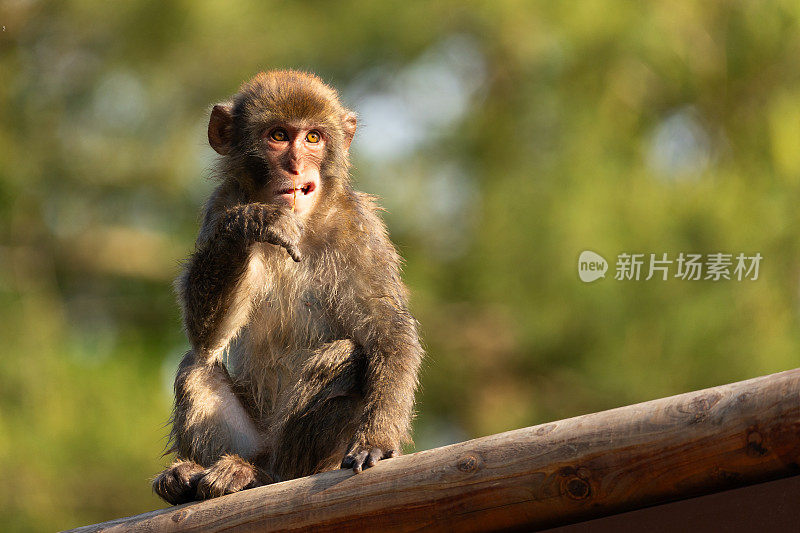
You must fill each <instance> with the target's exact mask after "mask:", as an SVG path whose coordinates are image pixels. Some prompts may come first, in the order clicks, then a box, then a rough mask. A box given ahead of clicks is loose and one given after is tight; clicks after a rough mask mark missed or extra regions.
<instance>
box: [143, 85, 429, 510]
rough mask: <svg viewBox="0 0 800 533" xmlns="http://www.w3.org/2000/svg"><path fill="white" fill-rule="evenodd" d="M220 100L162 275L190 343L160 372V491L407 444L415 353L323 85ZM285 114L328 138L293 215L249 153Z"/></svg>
mask: <svg viewBox="0 0 800 533" xmlns="http://www.w3.org/2000/svg"><path fill="white" fill-rule="evenodd" d="M220 106H222V107H220ZM220 106H217V108H219V109H217V108H215V112H214V114H215V115H216V116H215V118H212V124H211V125H210V130H209V138H210V139H211V142H212V145H214V144H219V143H221V142H229V144H225V146H224V147H223V148H224V149H218V151H219V152H220V153H224V154H225V155H226V156H225V157H224V158H222V159H221V161H220V165H219V167H218V175H219V176H220V178H221V181H222V182H221V184H220V185H219V187H217V189H216V190H215V191H214V193H213V194H212V196H211V198H210V199H209V201H208V203H207V205H206V209H205V214H204V217H203V224H202V227H201V230H200V234H199V236H198V239H197V245H196V250H195V252H194V254H193V255H192V256H191V258H190V259H189V261H188V262H187V265H186V268H185V270H184V272H183V274H182V275H181V277H180V278H179V279H178V281H177V289H178V293H179V296H180V300H181V303H182V305H183V316H184V322H185V325H186V331H187V335H188V337H189V340H190V342H191V345H192V350H191V351H190V352H189V353H187V354H186V356H185V357H184V360H183V361H182V363H181V365H180V368H179V370H178V375H177V378H176V381H175V392H176V402H175V410H174V413H173V420H172V421H173V428H172V432H171V439H172V444H173V447H172V450H174V451H176V452H177V455H178V457H179V458H180V459H179V461H178V462H177V463H175V464H173V465H172V466H170V467H169V468H167V469H166V470H165V471H164V472H162V473H161V474H160V475H159V476H158V477H157V478H156V480H155V481H154V485H153V486H154V489H155V490H156V492H157V493H158V494H159V495H161V496H162V497H163V498H164V499H166V500H167V501H169V502H171V503H179V502H182V501H187V499H193V498H208V497H214V496H218V495H221V494H226V493H228V492H233V491H236V490H241V489H243V488H248V487H250V486H255V485H258V484H263V483H268V482H272V481H280V480H285V479H291V478H294V477H299V476H304V475H309V474H313V473H316V472H319V471H323V470H329V469H332V468H336V467H338V466H339V465H340V464H343V465H344V466H347V467H353V468H354V469H355V470H356V471H360V470H361V468H362V467H369V466H372V465H373V464H374V463H375V462H377V461H378V460H380V459H382V458H386V457H392V456H394V455H396V454H397V453H398V451H399V449H400V446H401V444H403V443H406V442H409V440H410V434H409V432H410V421H411V416H412V408H413V401H414V390H415V388H416V385H417V370H418V367H419V364H420V361H421V358H422V355H423V351H422V348H421V346H420V342H419V339H418V335H417V324H416V321H415V320H414V318H413V317H412V316H411V314H410V313H409V312H408V306H407V294H406V289H405V287H404V285H403V283H402V281H401V279H400V258H399V256H398V254H397V252H396V251H395V249H394V247H393V246H392V244H391V242H390V241H389V238H388V236H387V232H386V228H385V226H384V224H383V222H382V221H381V219H380V218H379V217H378V215H377V214H376V211H377V210H378V207H377V204H376V203H375V201H374V199H373V198H372V197H370V196H368V195H366V194H363V193H359V192H356V191H354V190H353V189H352V187H351V185H350V178H349V160H348V155H347V152H348V151H347V146H348V145H349V138H352V133H353V132H354V129H355V117H354V115H353V114H352V113H351V112H349V111H348V110H347V109H345V108H344V107H343V106H342V105H341V103H340V102H339V100H338V97H337V95H336V92H335V91H334V90H333V89H331V88H330V87H328V86H327V85H325V84H324V83H322V81H321V80H319V78H317V77H316V76H313V75H310V74H305V73H300V72H296V71H274V72H269V73H261V74H258V75H257V76H256V77H255V78H253V79H252V80H250V81H249V82H247V83H245V84H244V85H243V86H242V88H241V89H240V92H239V93H238V94H237V95H236V96H234V98H233V100H232V101H231V102H228V103H226V104H220ZM226 117H230V119H229V120H230V124H229V125H228V126H227V127H224V128H223V127H221V126H219V124H227V122H226V120H228V119H227V118H226ZM220 121H221V122H220ZM284 121H294V122H295V123H298V122H299V123H304V124H306V123H307V124H310V125H313V127H315V128H318V129H319V130H320V131H323V132H324V135H325V138H326V139H327V144H326V146H325V157H324V160H323V161H322V163H321V170H320V176H321V187H320V189H321V190H320V191H319V193H320V194H319V199H318V201H317V203H316V205H315V207H314V209H313V211H312V212H311V213H309V214H307V215H306V216H304V217H300V216H298V215H296V214H295V213H293V212H291V211H289V210H288V209H286V208H285V207H281V206H278V205H274V202H273V200H272V198H271V196H270V195H269V194H268V191H269V189H268V187H267V185H268V184H269V180H270V179H271V178H272V169H270V168H269V166H268V164H267V162H266V160H265V159H264V158H263V157H261V155H260V152H259V149H258V146H259V144H258V143H259V138H260V135H261V134H262V132H263V131H264V130H265V128H267V127H269V126H270V125H272V124H276V123H282V122H284ZM220 139H221V140H220ZM215 148H217V147H216V146H215ZM287 251H288V252H289V254H287ZM290 255H291V257H290ZM293 258H294V259H295V260H293ZM298 259H300V261H299V262H298V261H296V260H298Z"/></svg>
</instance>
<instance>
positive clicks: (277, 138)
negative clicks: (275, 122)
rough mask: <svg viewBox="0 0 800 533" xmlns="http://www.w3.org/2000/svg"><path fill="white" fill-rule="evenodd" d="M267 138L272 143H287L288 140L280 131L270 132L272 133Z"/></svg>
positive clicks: (287, 136) (284, 133)
mask: <svg viewBox="0 0 800 533" xmlns="http://www.w3.org/2000/svg"><path fill="white" fill-rule="evenodd" d="M269 137H270V139H272V140H273V141H288V140H289V135H287V134H286V132H285V131H283V130H282V129H277V130H272V132H271V133H270V134H269Z"/></svg>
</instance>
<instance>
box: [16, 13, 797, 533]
mask: <svg viewBox="0 0 800 533" xmlns="http://www.w3.org/2000/svg"><path fill="white" fill-rule="evenodd" d="M798 18H800V4H798V3H797V2H795V1H775V2H721V1H709V2H693V1H682V0H679V1H653V2H647V3H644V2H642V3H639V2H624V1H619V2H611V1H607V2H601V1H597V2H519V1H512V0H493V1H491V2H469V3H465V2H462V1H445V2H436V3H428V2H415V1H407V2H398V3H394V2H353V1H350V2H336V3H333V2H302V3H299V2H298V3H290V2H277V1H273V2H252V3H250V2H210V1H207V2H203V1H191V2H190V1H181V2H157V1H137V2H99V1H73V2H58V3H56V2H53V3H50V2H39V1H34V0H28V1H21V0H15V1H8V2H4V3H3V4H2V6H0V24H2V25H3V27H4V28H3V31H2V33H0V338H1V339H2V343H1V345H2V348H0V350H2V354H0V355H1V356H0V479H1V480H2V482H0V502H2V505H0V525H2V529H3V530H4V531H14V530H53V529H61V528H67V527H74V526H79V525H84V524H87V523H92V522H97V521H101V520H108V519H112V518H116V517H120V516H124V515H130V514H135V513H140V512H144V511H148V510H151V509H156V508H159V507H162V506H163V503H161V502H160V501H159V500H158V499H157V498H156V497H155V496H154V495H153V494H152V493H151V490H150V484H149V479H150V478H151V477H152V476H153V475H155V474H156V472H157V471H159V470H160V469H161V468H162V467H163V465H165V464H166V462H167V461H168V458H162V457H161V456H160V454H161V452H162V450H163V447H164V444H165V435H166V429H165V422H166V420H167V416H168V412H169V408H170V405H171V401H172V398H171V391H170V386H171V379H172V375H173V373H174V370H175V367H176V364H177V361H178V359H179V357H180V356H181V354H182V353H183V351H184V350H185V349H186V347H187V343H186V340H185V338H184V336H183V334H182V332H181V326H180V321H179V313H178V308H177V306H176V304H175V300H174V295H173V293H172V289H171V281H172V280H173V279H174V277H175V276H176V273H177V272H178V269H179V265H180V261H181V259H182V258H184V257H185V256H186V255H187V254H188V253H189V251H190V250H191V247H192V243H193V239H194V235H195V232H196V229H197V220H198V211H199V208H200V205H201V204H202V202H203V200H204V198H205V197H206V195H207V194H208V192H209V191H210V189H211V188H212V186H213V182H212V181H211V180H210V178H209V175H210V173H209V170H208V169H209V167H210V165H211V164H212V162H213V160H214V153H213V151H212V150H211V149H210V148H209V147H208V145H207V142H206V138H205V129H206V124H207V117H208V111H209V109H210V107H209V106H210V105H211V104H212V103H214V102H216V101H221V100H224V99H225V98H227V97H228V96H229V95H230V94H232V93H233V92H235V91H236V89H237V87H238V85H239V83H241V82H242V81H244V80H245V79H247V78H249V77H250V76H252V75H253V74H254V73H255V72H257V71H259V70H262V69H269V68H275V67H294V68H302V69H308V70H312V71H315V72H317V73H318V74H319V75H321V76H322V77H323V78H324V79H325V80H326V81H328V82H330V83H331V84H333V85H334V86H336V87H338V88H339V89H340V91H341V93H342V96H343V99H344V101H345V103H346V105H348V106H349V107H351V108H353V109H355V110H356V111H357V112H358V113H359V114H360V129H359V131H358V133H357V135H356V139H355V141H354V145H353V156H354V171H353V175H354V180H355V182H356V184H357V186H358V187H359V188H360V189H363V190H366V191H368V192H371V193H374V194H378V195H380V196H381V197H383V200H382V203H383V205H384V206H385V207H386V210H387V211H386V213H385V219H386V221H387V223H388V224H389V227H390V230H391V233H392V238H393V240H394V241H395V242H396V244H397V245H398V247H399V248H400V250H401V253H402V254H403V255H404V256H405V258H406V260H407V263H406V267H405V278H406V281H407V282H408V284H409V286H410V289H411V291H412V295H413V296H412V306H413V310H414V313H415V314H416V316H417V317H418V319H419V320H420V322H421V324H422V334H423V338H424V341H425V344H426V347H427V351H428V357H427V360H426V363H425V366H424V369H423V372H422V387H421V389H420V392H419V394H418V399H419V403H418V411H419V414H418V417H417V419H416V422H415V440H416V447H417V449H427V448H431V447H435V446H440V445H444V444H447V443H451V442H456V441H461V440H465V439H468V438H472V437H476V436H481V435H486V434H491V433H496V432H501V431H505V430H510V429H514V428H518V427H523V426H528V425H533V424H537V423H541V422H546V421H550V420H556V419H560V418H565V417H570V416H574V415H578V414H583V413H588V412H594V411H598V410H602V409H606V408H610V407H615V406H620V405H625V404H630V403H634V402H639V401H643V400H648V399H652V398H657V397H662V396H666V395H670V394H675V393H680V392H685V391H690V390H696V389H699V388H703V387H707V386H713V385H719V384H722V383H726V382H731V381H736V380H741V379H746V378H749V377H754V376H757V375H762V374H767V373H771V372H776V371H780V370H785V369H789V368H792V367H795V366H797V358H798V348H800V336H799V335H798V334H799V333H800V327H798V326H799V323H798V318H799V316H798V312H799V311H800V302H799V301H798V297H799V294H800V293H799V292H798V282H799V281H800V254H799V253H798V252H799V249H798V230H799V229H800V210H799V209H798V206H797V201H798V192H800V32H798ZM583 250H594V251H596V252H598V253H600V254H602V255H603V256H604V257H606V259H608V260H609V262H610V263H611V269H612V270H611V271H610V272H609V274H610V275H608V276H607V277H606V279H604V280H599V281H596V282H594V283H591V284H585V283H582V282H581V281H580V280H579V279H578V276H577V258H578V255H579V254H580V253H581V252H582V251H583ZM624 252H626V253H634V252H638V253H648V254H649V253H656V254H661V253H669V254H670V255H671V256H675V255H677V254H678V253H680V252H685V253H689V252H693V253H703V254H707V253H715V252H727V253H734V254H736V253H739V252H744V253H747V254H753V253H755V252H759V253H761V254H762V256H763V257H764V259H763V261H762V264H761V270H760V276H759V279H758V280H757V281H742V282H738V281H719V282H712V281H681V280H676V279H671V280H668V281H661V280H657V279H653V280H650V281H638V282H636V281H615V280H614V279H613V268H614V267H613V263H614V260H615V258H616V256H617V255H618V254H620V253H624Z"/></svg>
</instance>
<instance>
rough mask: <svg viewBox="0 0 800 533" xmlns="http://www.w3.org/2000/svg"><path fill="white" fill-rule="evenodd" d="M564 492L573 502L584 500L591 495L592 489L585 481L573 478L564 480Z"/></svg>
mask: <svg viewBox="0 0 800 533" xmlns="http://www.w3.org/2000/svg"><path fill="white" fill-rule="evenodd" d="M562 491H563V492H564V493H566V495H567V496H569V497H570V498H572V499H573V500H583V499H586V498H588V497H589V496H590V495H591V493H592V487H591V485H589V482H588V481H586V480H585V479H581V478H579V477H578V476H573V477H569V478H567V479H565V480H564V482H563V484H562Z"/></svg>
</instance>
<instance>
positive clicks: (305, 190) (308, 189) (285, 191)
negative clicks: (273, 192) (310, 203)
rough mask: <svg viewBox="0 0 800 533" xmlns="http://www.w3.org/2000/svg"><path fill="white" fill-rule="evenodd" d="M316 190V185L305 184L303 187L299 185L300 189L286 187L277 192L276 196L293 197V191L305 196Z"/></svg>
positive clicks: (312, 183) (311, 183)
mask: <svg viewBox="0 0 800 533" xmlns="http://www.w3.org/2000/svg"><path fill="white" fill-rule="evenodd" d="M316 188H317V185H316V184H315V183H314V182H313V181H312V182H309V183H306V184H305V185H301V186H300V187H287V188H286V189H281V190H279V191H278V195H279V196H284V195H286V196H293V195H294V194H295V191H297V194H302V195H307V194H311V193H312V192H314V189H316Z"/></svg>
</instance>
